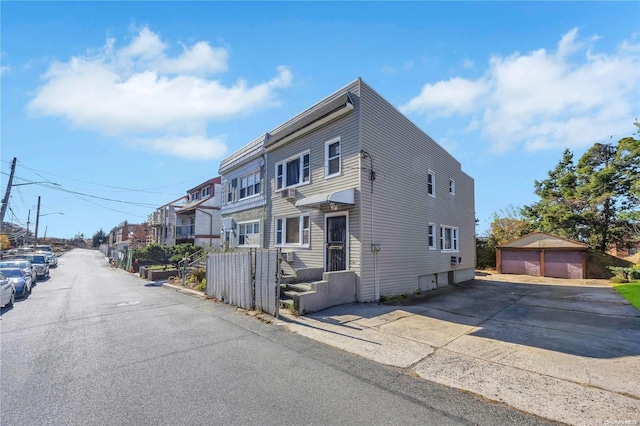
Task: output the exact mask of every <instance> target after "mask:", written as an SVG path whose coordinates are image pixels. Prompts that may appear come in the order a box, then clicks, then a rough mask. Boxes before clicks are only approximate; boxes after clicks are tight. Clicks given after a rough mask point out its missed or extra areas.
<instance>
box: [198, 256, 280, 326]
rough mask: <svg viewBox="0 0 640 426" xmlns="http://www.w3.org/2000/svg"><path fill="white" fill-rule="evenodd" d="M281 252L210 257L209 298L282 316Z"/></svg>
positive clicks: (208, 258)
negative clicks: (280, 311)
mask: <svg viewBox="0 0 640 426" xmlns="http://www.w3.org/2000/svg"><path fill="white" fill-rule="evenodd" d="M279 264H280V251H279V250H269V249H250V250H248V251H242V252H236V253H209V254H208V255H207V295H209V296H211V297H215V298H216V299H218V300H220V301H222V302H225V303H229V304H231V305H235V306H239V307H241V308H244V309H251V310H253V309H257V310H261V311H263V312H266V313H268V314H270V315H273V316H275V317H277V316H278V308H279V305H280V304H279V301H278V297H279V294H278V289H279V286H280V282H279V278H278V277H279V274H278V271H279Z"/></svg>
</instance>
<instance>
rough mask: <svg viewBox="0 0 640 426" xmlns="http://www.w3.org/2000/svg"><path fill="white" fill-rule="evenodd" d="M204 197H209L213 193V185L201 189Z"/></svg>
mask: <svg viewBox="0 0 640 426" xmlns="http://www.w3.org/2000/svg"><path fill="white" fill-rule="evenodd" d="M200 193H201V196H202V198H204V197H207V196H209V195H210V194H211V187H210V186H207V187H206V188H202V191H200Z"/></svg>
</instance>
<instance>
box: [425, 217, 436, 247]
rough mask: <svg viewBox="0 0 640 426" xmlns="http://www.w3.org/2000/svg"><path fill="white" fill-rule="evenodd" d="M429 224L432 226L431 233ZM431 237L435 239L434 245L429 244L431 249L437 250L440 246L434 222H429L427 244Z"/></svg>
mask: <svg viewBox="0 0 640 426" xmlns="http://www.w3.org/2000/svg"><path fill="white" fill-rule="evenodd" d="M429 226H430V227H431V233H429ZM429 238H431V239H432V240H433V245H429V250H436V249H437V248H438V247H437V246H438V243H437V238H436V224H435V223H433V222H429V223H428V224H427V245H428V244H429Z"/></svg>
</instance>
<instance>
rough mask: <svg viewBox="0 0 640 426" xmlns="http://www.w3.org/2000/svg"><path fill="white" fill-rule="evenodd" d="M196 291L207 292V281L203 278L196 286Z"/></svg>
mask: <svg viewBox="0 0 640 426" xmlns="http://www.w3.org/2000/svg"><path fill="white" fill-rule="evenodd" d="M196 290H198V291H206V290H207V279H206V278H203V279H202V281H200V284H198V285H197V286H196Z"/></svg>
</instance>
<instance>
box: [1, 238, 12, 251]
mask: <svg viewBox="0 0 640 426" xmlns="http://www.w3.org/2000/svg"><path fill="white" fill-rule="evenodd" d="M10 248H11V241H9V236H8V235H6V234H2V235H0V249H2V250H9V249H10Z"/></svg>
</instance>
